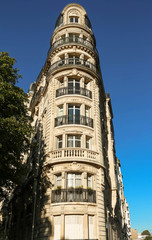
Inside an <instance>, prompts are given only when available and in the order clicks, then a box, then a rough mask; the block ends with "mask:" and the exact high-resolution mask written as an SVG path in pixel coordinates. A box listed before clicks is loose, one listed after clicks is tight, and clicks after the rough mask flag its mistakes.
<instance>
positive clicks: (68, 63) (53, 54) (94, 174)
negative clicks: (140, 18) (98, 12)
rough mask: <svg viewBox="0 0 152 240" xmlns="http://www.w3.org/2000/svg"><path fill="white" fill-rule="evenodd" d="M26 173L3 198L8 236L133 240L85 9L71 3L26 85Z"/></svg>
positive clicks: (17, 239)
mask: <svg viewBox="0 0 152 240" xmlns="http://www.w3.org/2000/svg"><path fill="white" fill-rule="evenodd" d="M28 95H29V113H30V114H31V116H32V117H33V123H32V125H33V127H34V128H35V134H33V136H32V140H31V149H30V151H29V155H28V156H26V157H25V160H26V162H27V166H28V171H29V174H28V176H27V178H26V180H25V181H24V184H23V185H22V186H21V187H19V188H17V189H16V190H15V191H14V194H13V195H12V198H11V199H10V201H9V204H8V213H7V216H6V218H5V227H4V228H5V237H6V236H7V237H8V238H6V239H15V240H20V239H34V240H40V239H50V240H53V239H54V240H58V239H98V240H107V239H108V240H117V239H128V240H129V239H130V232H131V230H130V216H129V208H128V205H127V203H126V199H125V197H124V193H123V181H122V174H121V170H120V161H119V160H118V159H117V157H116V153H115V142H114V130H113V123H112V118H113V113H112V107H111V99H110V95H109V94H106V93H105V90H104V85H103V79H102V75H101V70H100V65H99V55H98V51H97V49H96V40H95V37H94V34H93V31H92V27H91V23H90V20H89V18H88V16H87V13H86V11H85V10H84V8H83V7H82V6H80V5H79V4H75V3H72V4H68V5H67V6H66V7H65V8H64V9H63V11H62V13H61V14H60V15H59V17H58V19H57V22H56V25H55V30H54V32H53V35H52V38H51V42H50V49H49V51H48V53H47V58H46V62H45V65H44V67H43V68H42V70H41V72H40V74H39V76H38V78H37V81H36V82H34V83H32V84H31V86H30V89H29V92H28Z"/></svg>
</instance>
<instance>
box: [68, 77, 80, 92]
mask: <svg viewBox="0 0 152 240" xmlns="http://www.w3.org/2000/svg"><path fill="white" fill-rule="evenodd" d="M68 93H69V94H74V93H75V94H80V81H79V80H77V79H68Z"/></svg>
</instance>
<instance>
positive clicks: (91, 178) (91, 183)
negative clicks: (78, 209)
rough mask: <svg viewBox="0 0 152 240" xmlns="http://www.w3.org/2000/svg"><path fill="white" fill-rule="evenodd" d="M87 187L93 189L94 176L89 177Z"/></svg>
mask: <svg viewBox="0 0 152 240" xmlns="http://www.w3.org/2000/svg"><path fill="white" fill-rule="evenodd" d="M87 187H88V188H93V176H92V175H87Z"/></svg>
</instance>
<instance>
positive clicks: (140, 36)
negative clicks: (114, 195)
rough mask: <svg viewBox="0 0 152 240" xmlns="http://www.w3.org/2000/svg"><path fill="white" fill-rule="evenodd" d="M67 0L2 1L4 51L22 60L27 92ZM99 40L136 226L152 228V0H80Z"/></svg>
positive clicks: (0, 42)
mask: <svg viewBox="0 0 152 240" xmlns="http://www.w3.org/2000/svg"><path fill="white" fill-rule="evenodd" d="M70 2H73V1H68V0H56V1H51V0H43V1H42V0H37V1H36V0H26V1H23V0H14V1H12V0H6V1H1V14H0V47H1V49H0V51H8V52H9V53H10V55H11V56H12V57H15V58H16V59H17V64H16V66H17V67H18V68H19V69H20V73H21V74H22V77H23V79H22V80H21V82H20V84H19V86H20V87H22V88H23V89H24V90H25V91H26V92H27V91H28V88H29V86H30V83H31V82H33V81H35V80H36V78H37V76H38V74H39V72H40V70H41V68H42V66H43V64H44V62H45V59H46V55H47V51H48V49H49V44H50V38H51V35H52V33H53V30H54V26H55V22H56V19H57V16H58V15H59V13H60V12H61V11H62V9H63V8H64V6H65V5H67V4H68V3H70ZM74 2H76V3H79V4H81V5H82V6H83V7H84V8H85V10H86V11H87V13H88V16H89V18H90V20H91V23H92V27H93V31H94V34H95V37H96V41H97V49H98V51H99V56H100V65H101V71H102V75H103V81H104V86H105V90H106V92H110V96H111V99H112V106H113V113H114V129H115V141H116V153H117V157H118V158H119V159H120V161H121V166H122V173H123V181H124V188H125V195H126V197H127V201H128V203H129V207H130V215H131V224H132V228H136V229H137V230H138V231H139V232H141V231H143V230H144V229H148V230H149V231H151V232H152V146H151V144H152V141H151V138H152V126H151V125H152V110H151V107H150V106H151V105H152V94H151V92H152V0H128V1H122V0H115V1H114V0H108V1H107V0H79V1H74Z"/></svg>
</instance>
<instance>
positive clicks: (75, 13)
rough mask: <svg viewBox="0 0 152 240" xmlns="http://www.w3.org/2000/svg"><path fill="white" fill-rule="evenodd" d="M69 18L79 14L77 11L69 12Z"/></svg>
mask: <svg viewBox="0 0 152 240" xmlns="http://www.w3.org/2000/svg"><path fill="white" fill-rule="evenodd" d="M69 16H79V12H78V11H77V10H71V11H70V12H69Z"/></svg>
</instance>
